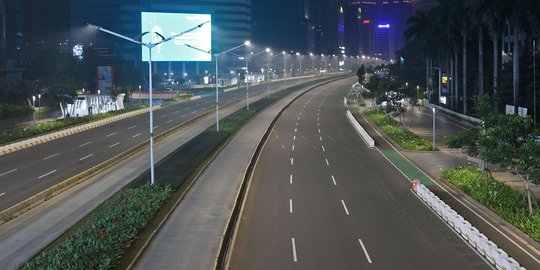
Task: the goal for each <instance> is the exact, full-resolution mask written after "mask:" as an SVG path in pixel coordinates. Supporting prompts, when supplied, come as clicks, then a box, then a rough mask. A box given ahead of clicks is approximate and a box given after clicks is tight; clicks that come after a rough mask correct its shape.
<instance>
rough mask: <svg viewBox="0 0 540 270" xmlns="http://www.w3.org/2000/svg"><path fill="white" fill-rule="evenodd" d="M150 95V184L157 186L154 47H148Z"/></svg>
mask: <svg viewBox="0 0 540 270" xmlns="http://www.w3.org/2000/svg"><path fill="white" fill-rule="evenodd" d="M148 54H149V58H148V60H149V61H148V74H149V75H148V83H149V85H148V95H149V103H150V184H152V185H153V184H155V178H154V123H153V119H154V117H152V113H153V112H152V103H153V100H152V47H148Z"/></svg>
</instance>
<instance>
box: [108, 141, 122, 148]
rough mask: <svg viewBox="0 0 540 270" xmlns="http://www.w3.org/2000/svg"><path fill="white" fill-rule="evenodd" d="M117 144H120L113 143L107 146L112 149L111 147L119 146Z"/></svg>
mask: <svg viewBox="0 0 540 270" xmlns="http://www.w3.org/2000/svg"><path fill="white" fill-rule="evenodd" d="M119 144H120V143H119V142H117V143H115V144H111V145H109V148H113V147H115V146H117V145H119Z"/></svg>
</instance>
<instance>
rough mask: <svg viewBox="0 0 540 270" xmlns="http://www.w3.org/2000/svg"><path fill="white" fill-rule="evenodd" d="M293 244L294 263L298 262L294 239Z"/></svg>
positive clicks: (292, 239)
mask: <svg viewBox="0 0 540 270" xmlns="http://www.w3.org/2000/svg"><path fill="white" fill-rule="evenodd" d="M291 243H292V256H293V261H294V262H298V258H297V257H296V241H295V239H294V237H293V238H291Z"/></svg>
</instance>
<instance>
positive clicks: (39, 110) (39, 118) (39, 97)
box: [37, 94, 41, 121]
mask: <svg viewBox="0 0 540 270" xmlns="http://www.w3.org/2000/svg"><path fill="white" fill-rule="evenodd" d="M37 96H38V108H39V109H38V121H39V120H41V94H38V95H37Z"/></svg>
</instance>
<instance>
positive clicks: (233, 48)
mask: <svg viewBox="0 0 540 270" xmlns="http://www.w3.org/2000/svg"><path fill="white" fill-rule="evenodd" d="M250 44H251V42H250V41H249V40H247V41H245V42H244V43H242V44H240V45H238V46H236V47H232V48H230V49H228V50H225V51H223V52H220V53H215V54H214V59H215V61H216V131H219V65H218V59H219V58H218V57H219V56H220V55H222V54H225V53H228V52H231V51H234V50H236V49H238V48H241V47H243V46H249V45H250ZM184 45H185V46H186V47H188V48H191V49H194V50H197V51H201V52H205V53H208V54H210V53H211V51H205V50H203V49H200V48H197V47H195V46H191V45H189V44H184ZM184 76H186V74H184Z"/></svg>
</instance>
